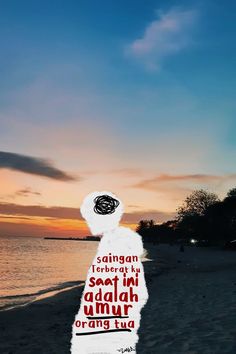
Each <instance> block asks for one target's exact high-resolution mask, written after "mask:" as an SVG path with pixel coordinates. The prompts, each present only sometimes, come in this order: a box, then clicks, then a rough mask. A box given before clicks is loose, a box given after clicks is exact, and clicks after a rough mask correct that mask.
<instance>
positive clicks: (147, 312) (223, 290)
mask: <svg viewBox="0 0 236 354" xmlns="http://www.w3.org/2000/svg"><path fill="white" fill-rule="evenodd" d="M149 254H150V256H151V257H152V258H153V262H145V271H146V280H147V285H148V289H149V296H150V297H149V301H148V303H147V305H146V307H145V308H144V310H143V312H142V321H141V328H140V331H139V332H140V333H139V334H140V341H139V344H138V346H137V353H140V354H146V353H147V354H152V353H153V354H235V353H236V253H235V252H228V251H218V250H210V249H203V248H191V247H188V248H187V249H186V250H185V252H184V253H180V252H179V249H178V247H177V246H157V247H154V246H153V247H151V248H150V249H149ZM81 292H82V287H78V288H74V289H72V290H69V291H64V292H61V293H60V294H57V295H55V296H53V297H49V298H46V299H43V300H40V301H37V302H34V303H32V304H30V305H28V306H26V307H22V308H18V309H12V310H8V311H4V312H0V353H1V354H67V353H68V354H69V352H70V338H71V325H72V322H73V320H74V316H75V314H76V313H77V311H78V307H79V298H80V295H81ZM78 354H79V353H78Z"/></svg>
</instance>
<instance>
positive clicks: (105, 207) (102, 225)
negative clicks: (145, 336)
mask: <svg viewBox="0 0 236 354" xmlns="http://www.w3.org/2000/svg"><path fill="white" fill-rule="evenodd" d="M80 210H81V215H82V216H83V218H85V220H86V221H87V224H88V226H89V228H90V230H91V233H92V234H93V235H102V238H101V241H100V243H99V246H98V251H97V254H96V256H95V258H94V260H93V263H92V265H91V267H90V268H89V271H88V275H87V280H86V283H85V288H84V292H83V295H82V298H81V303H80V308H79V311H78V314H77V315H76V316H75V321H74V323H73V326H72V338H71V354H94V353H97V354H98V353H107V354H113V353H114V354H115V353H116V354H118V353H119V352H125V351H128V350H129V351H132V353H134V354H135V353H136V344H137V342H138V333H137V332H138V329H139V325H140V317H141V315H140V312H141V309H142V307H143V306H144V305H145V303H146V301H147V299H148V292H147V288H146V283H145V278H144V270H143V265H142V263H141V256H142V254H143V252H144V249H143V243H142V239H141V237H140V235H138V234H137V233H136V232H134V231H132V230H131V229H129V228H126V227H122V226H119V221H120V219H121V216H122V214H123V204H122V202H121V200H119V199H118V198H117V197H116V196H115V195H114V194H112V193H110V192H106V191H103V192H94V193H91V194H89V195H88V196H87V197H86V198H85V199H84V201H83V203H82V205H81V208H80ZM113 255H116V256H117V258H116V257H114V258H116V260H115V261H113V262H112V263H109V264H108V263H107V265H109V267H111V266H112V267H114V269H115V268H117V269H118V272H117V273H106V272H100V271H98V270H97V269H100V268H101V267H102V265H101V259H104V258H103V257H108V256H113ZM129 256H134V257H135V256H137V257H136V258H135V259H137V262H135V263H133V264H130V263H124V264H122V263H120V262H119V260H120V259H129ZM121 257H122V258H121ZM125 266H126V267H127V269H126V270H127V272H126V273H125V275H124V273H122V270H124V269H121V267H123V268H124V267H125ZM132 266H133V269H132ZM134 267H135V268H134ZM134 269H137V270H139V272H138V275H136V274H134ZM119 270H121V272H119ZM115 276H117V278H118V279H119V280H117V287H118V290H117V292H118V294H121V293H122V292H123V293H124V292H125V291H126V292H127V290H128V288H129V287H126V286H124V283H123V280H124V277H125V278H131V277H133V278H135V277H136V276H137V278H138V286H134V292H135V293H136V294H137V298H135V300H137V301H132V302H129V301H128V303H127V304H126V305H128V306H130V307H128V310H127V308H126V310H127V313H126V314H124V313H122V314H121V316H111V314H106V313H105V314H102V315H101V313H93V316H86V314H85V309H88V308H89V306H93V304H94V302H92V301H89V300H91V299H92V298H93V300H94V299H95V297H96V296H97V295H96V294H98V293H99V291H100V292H101V293H103V292H104V291H106V292H110V293H113V292H114V284H108V285H106V286H102V285H95V286H93V287H92V288H91V278H93V285H94V283H96V279H100V283H99V284H101V282H102V283H103V284H105V282H106V279H107V277H110V278H114V277H115ZM100 289H101V290H100ZM88 293H90V299H88V296H87V294H88ZM92 293H93V294H94V296H93V294H92ZM100 295H101V294H100ZM134 297H135V296H134ZM118 305H120V306H121V308H122V309H123V308H124V302H123V301H122V302H121V301H120V299H119V300H118V301H115V299H111V302H109V307H104V309H107V308H109V309H112V308H113V307H112V306H118ZM86 306H87V307H86ZM92 308H93V311H94V309H95V310H96V307H95V306H94V307H90V309H92ZM100 309H101V308H100ZM119 315H120V314H119ZM124 315H126V316H124ZM91 318H93V319H94V318H99V319H102V318H103V319H104V320H105V319H106V320H107V319H108V320H109V329H107V328H106V330H104V328H102V329H101V328H90V327H89V325H90V324H89V323H91V322H89V321H92V319H91ZM118 318H119V319H118ZM115 321H121V322H122V323H123V326H126V327H125V328H126V329H124V328H123V329H121V328H119V330H118V329H117V326H116V325H115ZM82 322H84V323H85V325H84V328H82V327H79V328H78V325H77V324H81V323H82ZM130 324H132V328H128V329H127V326H128V325H130ZM120 326H121V325H119V327H120Z"/></svg>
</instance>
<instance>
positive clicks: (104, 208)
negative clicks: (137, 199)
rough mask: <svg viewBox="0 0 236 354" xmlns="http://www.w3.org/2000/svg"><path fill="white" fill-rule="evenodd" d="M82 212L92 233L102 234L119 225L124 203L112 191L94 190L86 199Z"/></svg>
mask: <svg viewBox="0 0 236 354" xmlns="http://www.w3.org/2000/svg"><path fill="white" fill-rule="evenodd" d="M80 212H81V215H82V216H83V218H84V219H85V220H86V221H87V224H88V226H89V228H90V230H91V232H92V234H93V235H100V234H103V233H104V232H107V231H110V230H113V229H115V228H116V227H118V225H119V221H120V219H121V216H122V214H123V204H122V202H121V201H120V200H119V199H118V198H117V197H116V196H115V195H114V194H112V193H111V192H106V191H103V192H93V193H91V194H89V195H87V197H86V198H85V199H84V201H83V203H82V205H81V207H80Z"/></svg>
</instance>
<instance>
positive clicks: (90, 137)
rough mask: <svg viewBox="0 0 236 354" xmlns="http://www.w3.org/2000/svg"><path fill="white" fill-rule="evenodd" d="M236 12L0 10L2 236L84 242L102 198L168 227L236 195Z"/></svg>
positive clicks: (90, 5)
mask: <svg viewBox="0 0 236 354" xmlns="http://www.w3.org/2000/svg"><path fill="white" fill-rule="evenodd" d="M235 34H236V3H235V1H231V0H227V1H225V2H223V1H221V0H212V1H210V0H204V1H201V0H200V1H196V0H195V1H191V0H190V1H168V0H162V1H157V0H155V1H154V0H149V1H144V0H142V1H141V0H119V1H110V0H100V1H91V0H83V1H82V0H76V1H72V0H68V1H65V0H63V1H62V0H57V1H48V0H41V1H30V0H28V1H26V0H22V1H16V0H15V1H14V0H12V1H5V2H3V1H0V47H1V56H0V75H1V76H0V77H1V79H0V123H1V125H0V142H1V143H0V150H1V152H0V235H16V236H18V235H19V236H24V235H25V236H45V235H54V236H83V235H88V233H89V232H88V230H87V228H86V226H85V224H84V223H83V221H82V220H81V217H80V213H79V207H80V204H81V201H82V199H83V198H84V196H85V195H86V194H87V193H89V192H92V191H95V190H98V191H101V190H109V191H112V192H113V193H115V194H117V195H118V196H119V197H120V198H121V199H122V200H123V202H124V204H125V215H124V217H123V223H125V224H127V225H129V226H131V227H135V224H136V223H137V222H138V221H139V220H140V219H143V218H153V219H154V220H155V221H156V222H158V223H159V222H162V221H165V220H168V219H170V218H173V217H174V214H175V211H176V208H177V207H178V206H179V205H180V204H181V203H182V201H183V199H184V198H185V197H186V195H187V194H189V193H190V192H191V191H192V190H194V189H196V188H206V189H208V190H209V191H212V192H216V193H217V194H218V195H219V196H220V197H224V195H225V194H226V193H227V191H228V190H229V189H230V188H232V187H234V186H236V168H235V163H236V139H235V134H236V133H235V132H236V120H235V105H236V100H235V92H236V82H235V77H236V76H235V63H236V46H235Z"/></svg>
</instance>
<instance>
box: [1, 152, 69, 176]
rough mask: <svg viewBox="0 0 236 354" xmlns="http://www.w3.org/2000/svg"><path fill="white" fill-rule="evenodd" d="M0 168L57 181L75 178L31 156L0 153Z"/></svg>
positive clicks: (46, 161)
mask: <svg viewBox="0 0 236 354" xmlns="http://www.w3.org/2000/svg"><path fill="white" fill-rule="evenodd" d="M0 168H7V169H10V170H15V171H21V172H24V173H29V174H33V175H37V176H43V177H48V178H52V179H55V180H59V181H74V180H75V178H74V177H73V176H70V175H69V174H67V173H66V172H64V171H62V170H59V169H58V168H56V167H54V166H53V165H52V163H51V162H49V161H48V160H45V159H40V158H36V157H32V156H25V155H20V154H15V153H11V152H3V151H0Z"/></svg>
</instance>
